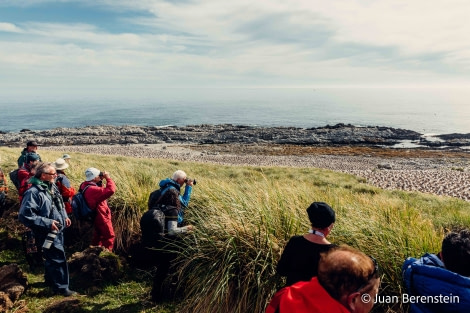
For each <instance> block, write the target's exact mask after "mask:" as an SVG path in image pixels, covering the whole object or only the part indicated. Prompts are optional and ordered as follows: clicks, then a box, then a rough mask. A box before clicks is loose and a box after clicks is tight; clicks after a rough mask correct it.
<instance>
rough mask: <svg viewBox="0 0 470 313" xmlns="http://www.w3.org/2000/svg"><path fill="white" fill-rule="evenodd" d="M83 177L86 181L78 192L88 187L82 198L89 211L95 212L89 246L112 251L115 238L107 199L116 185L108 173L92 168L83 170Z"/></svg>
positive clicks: (114, 190)
mask: <svg viewBox="0 0 470 313" xmlns="http://www.w3.org/2000/svg"><path fill="white" fill-rule="evenodd" d="M85 177H86V180H85V181H84V182H83V183H81V185H80V190H79V191H83V190H84V189H85V188H86V187H88V186H89V187H88V188H87V189H86V192H84V193H83V196H84V198H85V200H86V202H87V204H88V206H89V207H90V209H92V210H96V217H95V221H94V225H93V226H94V233H93V239H92V241H91V244H92V245H93V246H102V247H105V248H106V249H108V250H109V251H113V246H114V237H115V236H114V229H113V224H112V223H111V209H110V208H109V206H108V202H107V199H108V198H109V197H111V196H112V195H113V194H114V193H115V192H116V185H115V184H114V181H113V180H112V179H111V176H110V175H109V173H108V172H101V171H100V170H99V169H97V168H94V167H90V168H87V169H86V170H85ZM103 179H104V180H106V186H103Z"/></svg>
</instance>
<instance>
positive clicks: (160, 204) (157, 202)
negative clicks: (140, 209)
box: [140, 186, 179, 241]
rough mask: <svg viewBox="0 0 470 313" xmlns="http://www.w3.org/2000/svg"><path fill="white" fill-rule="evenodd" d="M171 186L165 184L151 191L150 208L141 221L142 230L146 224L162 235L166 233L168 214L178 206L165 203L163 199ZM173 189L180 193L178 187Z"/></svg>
mask: <svg viewBox="0 0 470 313" xmlns="http://www.w3.org/2000/svg"><path fill="white" fill-rule="evenodd" d="M170 188H172V187H168V186H165V187H164V188H161V189H157V190H154V191H152V192H151V193H150V195H149V201H148V209H149V210H148V211H147V212H146V213H145V214H144V215H143V216H142V219H141V222H140V225H141V229H142V232H144V231H145V230H144V229H145V225H147V227H148V228H150V227H151V228H153V231H156V232H157V233H158V234H160V235H162V236H163V234H164V233H165V230H166V225H165V221H166V218H167V214H168V213H169V212H172V210H174V209H175V208H176V207H175V206H174V204H171V203H164V201H162V198H163V195H164V194H165V193H166V191H167V190H169V189H170ZM173 189H174V190H175V191H176V193H177V195H179V191H178V190H177V189H176V188H173ZM145 237H147V236H145ZM144 241H145V240H144Z"/></svg>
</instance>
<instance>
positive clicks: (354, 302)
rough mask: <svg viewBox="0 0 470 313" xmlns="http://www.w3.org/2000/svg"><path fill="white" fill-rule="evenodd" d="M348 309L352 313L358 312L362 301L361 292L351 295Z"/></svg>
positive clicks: (348, 300)
mask: <svg viewBox="0 0 470 313" xmlns="http://www.w3.org/2000/svg"><path fill="white" fill-rule="evenodd" d="M347 302H348V306H347V307H348V309H349V311H350V312H351V313H354V312H357V310H358V308H359V307H360V305H361V302H362V299H361V293H360V292H353V293H351V294H350V295H349V296H348V298H347Z"/></svg>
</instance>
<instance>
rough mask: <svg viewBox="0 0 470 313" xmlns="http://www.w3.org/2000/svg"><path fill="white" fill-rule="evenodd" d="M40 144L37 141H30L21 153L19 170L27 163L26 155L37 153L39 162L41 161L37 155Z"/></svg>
mask: <svg viewBox="0 0 470 313" xmlns="http://www.w3.org/2000/svg"><path fill="white" fill-rule="evenodd" d="M38 146H39V144H38V143H37V142H36V141H28V142H27V143H26V148H24V149H23V150H22V151H21V155H20V157H19V158H18V161H17V163H18V168H21V167H22V166H23V164H24V163H26V162H27V161H26V155H27V154H29V153H36V154H37V155H38V160H39V161H41V157H40V156H39V154H38V153H37V151H38Z"/></svg>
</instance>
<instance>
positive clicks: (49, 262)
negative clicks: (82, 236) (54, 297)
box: [43, 234, 69, 292]
mask: <svg viewBox="0 0 470 313" xmlns="http://www.w3.org/2000/svg"><path fill="white" fill-rule="evenodd" d="M59 235H60V234H59ZM62 239H63V237H62ZM62 241H63V240H62ZM43 256H44V259H45V261H44V268H45V271H44V280H45V282H46V283H47V284H48V285H50V286H51V288H52V290H54V291H55V292H60V291H62V290H64V289H67V288H68V287H69V269H68V266H67V259H66V258H65V252H64V250H63V248H62V249H60V248H58V247H56V246H54V245H52V246H51V247H50V248H49V249H43Z"/></svg>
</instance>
